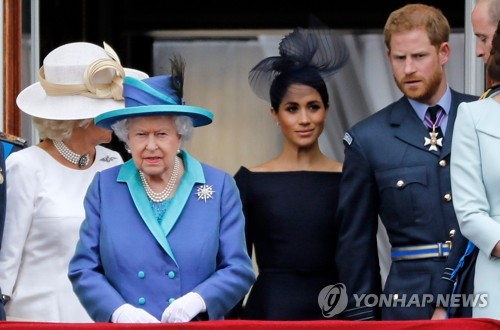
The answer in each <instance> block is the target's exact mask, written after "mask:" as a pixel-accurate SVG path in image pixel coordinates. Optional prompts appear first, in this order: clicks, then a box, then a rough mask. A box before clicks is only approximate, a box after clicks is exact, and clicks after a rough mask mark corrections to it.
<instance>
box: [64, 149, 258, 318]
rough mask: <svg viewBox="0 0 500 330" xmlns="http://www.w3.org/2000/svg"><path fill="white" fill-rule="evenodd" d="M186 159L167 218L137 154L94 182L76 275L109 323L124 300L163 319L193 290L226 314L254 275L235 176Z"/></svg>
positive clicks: (87, 301) (217, 313)
mask: <svg viewBox="0 0 500 330" xmlns="http://www.w3.org/2000/svg"><path fill="white" fill-rule="evenodd" d="M182 158H183V161H184V165H185V169H186V170H185V173H184V175H183V177H182V181H181V183H180V185H179V187H178V188H177V191H176V193H175V196H174V197H173V199H172V201H171V203H170V206H169V208H168V210H167V212H166V215H165V217H164V219H163V221H162V222H161V224H160V223H159V222H157V220H156V218H155V215H154V212H153V210H152V207H151V204H150V201H149V199H148V197H147V195H146V193H145V192H144V189H143V187H142V185H141V181H140V177H139V174H138V171H137V168H136V167H135V165H134V163H133V161H132V160H130V161H128V162H126V163H125V164H123V165H121V166H117V167H114V168H111V169H109V170H105V171H102V172H101V173H99V174H97V175H96V177H95V178H94V180H93V182H92V183H91V185H90V187H89V190H88V193H87V196H86V198H85V211H86V218H85V220H84V222H83V224H82V227H81V229H80V240H79V242H78V245H77V247H76V252H75V256H74V257H73V259H72V260H71V262H70V265H69V278H70V280H71V281H72V284H73V288H74V290H75V292H76V294H77V296H78V297H79V299H80V301H81V302H82V304H83V306H84V307H85V308H86V310H87V311H88V313H89V314H90V316H91V317H92V318H93V319H94V320H95V321H97V322H108V321H109V320H110V318H111V315H112V313H113V312H114V311H115V310H116V309H117V308H118V307H119V306H121V305H122V304H125V303H129V304H131V305H133V306H135V307H138V308H143V309H145V310H146V311H147V312H149V313H150V314H152V315H153V316H155V317H156V318H158V319H159V320H160V319H161V315H162V313H163V311H164V310H165V308H166V307H167V306H168V305H169V304H170V303H171V302H172V301H173V300H174V299H176V298H179V297H181V296H183V295H184V294H186V293H188V292H190V291H194V292H197V293H198V294H200V295H201V297H202V298H203V299H204V301H205V303H206V306H207V313H208V318H209V319H211V320H213V319H222V318H223V316H224V315H225V314H226V313H227V312H229V310H230V309H231V308H232V307H233V306H235V305H236V303H237V302H239V301H240V300H241V299H243V297H244V296H245V294H246V293H247V292H248V290H249V289H250V287H251V285H252V284H253V282H254V281H255V274H254V271H253V268H252V262H251V259H250V258H249V256H248V253H247V250H246V245H245V236H244V226H245V223H244V222H245V220H244V216H243V213H242V206H241V201H240V196H239V192H238V190H237V187H236V184H235V183H234V180H233V178H232V177H231V176H230V175H229V174H227V173H225V172H223V171H221V170H218V169H216V168H213V167H211V166H208V165H205V164H201V163H200V162H198V161H197V160H195V159H194V158H193V157H191V156H190V155H189V154H188V153H186V152H184V151H183V152H182ZM200 189H202V190H203V189H204V190H205V192H208V194H198V192H200Z"/></svg>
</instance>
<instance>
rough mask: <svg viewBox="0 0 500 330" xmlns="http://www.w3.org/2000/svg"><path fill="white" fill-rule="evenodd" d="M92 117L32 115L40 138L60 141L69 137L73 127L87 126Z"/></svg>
mask: <svg viewBox="0 0 500 330" xmlns="http://www.w3.org/2000/svg"><path fill="white" fill-rule="evenodd" d="M93 121H94V119H79V120H54V119H45V118H39V117H33V123H34V124H35V126H36V128H37V130H38V134H39V136H40V139H42V140H44V139H51V140H56V141H61V140H63V139H66V138H69V137H71V135H72V134H73V129H74V128H75V127H88V126H89V125H90V124H91V123H92V122H93Z"/></svg>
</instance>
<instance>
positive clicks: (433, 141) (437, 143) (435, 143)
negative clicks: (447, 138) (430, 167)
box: [424, 125, 443, 151]
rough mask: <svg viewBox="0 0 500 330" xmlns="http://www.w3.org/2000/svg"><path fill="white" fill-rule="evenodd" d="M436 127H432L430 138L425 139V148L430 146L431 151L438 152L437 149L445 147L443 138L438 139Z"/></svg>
mask: <svg viewBox="0 0 500 330" xmlns="http://www.w3.org/2000/svg"><path fill="white" fill-rule="evenodd" d="M438 135H439V133H438V132H436V126H434V125H433V126H432V132H429V137H427V136H426V137H424V146H429V151H438V148H437V147H442V146H443V138H442V137H438Z"/></svg>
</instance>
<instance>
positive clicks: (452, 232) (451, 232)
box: [449, 229, 455, 238]
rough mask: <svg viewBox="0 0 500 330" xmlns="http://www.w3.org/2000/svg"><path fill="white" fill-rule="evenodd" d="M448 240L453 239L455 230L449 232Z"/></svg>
mask: <svg viewBox="0 0 500 330" xmlns="http://www.w3.org/2000/svg"><path fill="white" fill-rule="evenodd" d="M449 235H450V238H453V237H455V229H452V230H450V234H449Z"/></svg>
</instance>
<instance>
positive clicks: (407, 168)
mask: <svg viewBox="0 0 500 330" xmlns="http://www.w3.org/2000/svg"><path fill="white" fill-rule="evenodd" d="M475 99H477V97H474V96H471V95H465V94H460V93H458V92H455V91H453V90H451V107H450V112H449V114H448V125H447V129H446V137H445V139H444V143H443V147H442V148H441V151H440V152H434V151H429V148H428V147H427V146H424V137H428V131H427V128H426V127H425V126H424V124H423V123H422V121H421V120H420V118H418V116H417V115H416V113H415V111H414V110H413V108H412V107H411V105H410V103H409V102H408V100H407V99H406V98H405V97H402V98H400V99H399V100H398V101H396V102H394V103H392V104H390V105H388V106H387V107H386V108H384V109H382V110H380V111H378V112H376V113H375V114H373V115H372V116H370V117H368V118H367V119H365V120H362V121H361V122H359V123H358V124H356V125H354V126H353V127H352V128H351V129H350V130H349V131H348V133H347V134H346V137H345V138H344V145H345V160H344V167H343V175H342V183H341V189H340V199H339V205H338V219H339V221H340V222H341V224H340V226H341V229H340V238H339V244H338V247H337V264H338V265H337V268H338V269H339V280H340V282H342V283H344V284H345V285H346V288H347V292H348V295H349V304H348V307H347V310H346V313H345V317H346V318H353V319H362V318H372V317H378V309H377V308H373V307H368V306H361V308H356V307H360V306H355V299H354V298H353V294H358V295H361V294H380V293H381V278H380V269H379V263H378V254H377V239H376V233H377V222H378V217H379V216H380V219H381V221H382V223H383V224H384V226H385V228H386V230H387V234H388V237H389V241H390V243H391V245H392V247H406V246H412V245H422V244H435V243H438V242H445V241H448V240H449V239H450V236H449V235H450V231H452V230H459V228H458V224H457V219H456V216H455V212H454V209H453V205H452V202H451V201H452V196H451V184H450V167H449V160H450V150H451V140H452V136H453V124H454V122H455V118H456V114H457V107H458V104H460V103H461V102H464V101H472V100H475ZM444 261H445V259H444V258H440V259H419V260H411V261H408V260H404V261H396V262H393V263H392V265H391V269H390V271H389V275H388V278H387V281H386V284H385V287H384V292H385V293H386V294H393V295H396V294H397V295H398V296H399V297H402V295H404V294H407V295H408V298H409V296H410V295H411V294H414V293H415V294H424V293H426V294H430V293H433V292H434V291H435V289H434V286H435V285H436V284H435V283H436V282H438V280H439V279H440V278H441V275H442V273H443V269H444ZM398 306H401V305H398ZM432 310H433V307H432V306H429V307H427V308H421V307H419V308H387V309H383V313H382V318H383V319H427V318H430V316H431V313H432Z"/></svg>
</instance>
